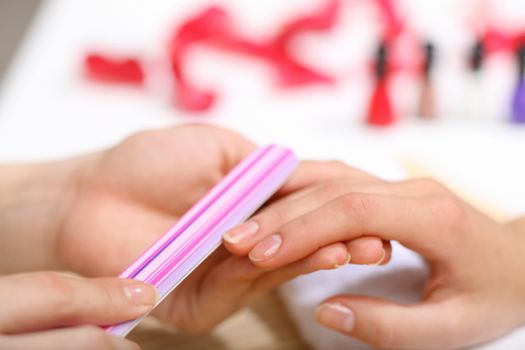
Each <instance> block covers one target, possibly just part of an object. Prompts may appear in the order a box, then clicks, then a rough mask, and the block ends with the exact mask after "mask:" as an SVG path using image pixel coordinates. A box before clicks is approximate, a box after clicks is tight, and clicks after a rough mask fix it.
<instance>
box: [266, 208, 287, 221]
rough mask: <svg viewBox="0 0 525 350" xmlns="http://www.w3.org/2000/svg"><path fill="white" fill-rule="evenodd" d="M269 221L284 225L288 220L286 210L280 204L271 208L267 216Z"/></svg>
mask: <svg viewBox="0 0 525 350" xmlns="http://www.w3.org/2000/svg"><path fill="white" fill-rule="evenodd" d="M266 218H267V220H268V223H269V224H272V225H282V224H284V223H285V222H286V221H287V219H288V218H287V215H286V210H285V209H284V208H282V207H280V206H274V207H272V208H269V210H268V212H267V216H266Z"/></svg>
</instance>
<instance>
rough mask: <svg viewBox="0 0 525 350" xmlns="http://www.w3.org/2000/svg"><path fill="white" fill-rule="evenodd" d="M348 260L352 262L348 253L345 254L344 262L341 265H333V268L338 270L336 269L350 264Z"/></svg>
mask: <svg viewBox="0 0 525 350" xmlns="http://www.w3.org/2000/svg"><path fill="white" fill-rule="evenodd" d="M350 260H352V255H351V254H350V253H348V252H347V253H346V260H345V262H344V263H342V264H335V265H334V268H335V269H338V268H340V267H343V266H345V265H348V263H350Z"/></svg>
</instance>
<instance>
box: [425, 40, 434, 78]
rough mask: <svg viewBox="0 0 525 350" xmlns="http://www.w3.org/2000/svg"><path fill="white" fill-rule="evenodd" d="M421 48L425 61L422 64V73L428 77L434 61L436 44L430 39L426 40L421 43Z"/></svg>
mask: <svg viewBox="0 0 525 350" xmlns="http://www.w3.org/2000/svg"><path fill="white" fill-rule="evenodd" d="M423 50H424V52H425V63H424V66H423V74H424V75H425V76H426V77H428V76H429V75H430V72H431V71H432V69H433V68H434V65H435V63H436V46H435V45H434V44H433V43H431V42H430V41H428V42H426V43H425V44H424V45H423Z"/></svg>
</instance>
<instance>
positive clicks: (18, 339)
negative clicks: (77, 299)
mask: <svg viewBox="0 0 525 350" xmlns="http://www.w3.org/2000/svg"><path fill="white" fill-rule="evenodd" d="M0 345H1V346H0V348H2V349H6V350H7V349H9V350H27V349H39V350H71V349H75V350H94V349H96V350H140V347H139V346H138V345H137V344H135V343H133V342H131V341H129V340H127V339H124V338H120V337H115V336H110V335H109V334H107V333H105V332H104V331H103V330H102V329H100V328H97V327H92V326H83V327H77V328H69V329H60V330H50V331H45V332H40V333H31V334H24V335H11V336H5V337H0Z"/></svg>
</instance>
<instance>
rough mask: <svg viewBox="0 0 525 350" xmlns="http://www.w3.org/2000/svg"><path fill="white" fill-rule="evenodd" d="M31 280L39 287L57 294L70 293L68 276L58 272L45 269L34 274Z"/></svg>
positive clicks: (70, 287)
mask: <svg viewBox="0 0 525 350" xmlns="http://www.w3.org/2000/svg"><path fill="white" fill-rule="evenodd" d="M33 282H34V283H35V285H36V286H38V287H39V288H45V289H48V290H51V291H53V292H59V294H62V295H63V294H71V291H72V286H71V284H70V283H69V280H68V278H67V277H66V276H65V275H63V274H61V273H58V272H53V271H46V272H40V273H38V274H35V275H34V278H33Z"/></svg>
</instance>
